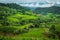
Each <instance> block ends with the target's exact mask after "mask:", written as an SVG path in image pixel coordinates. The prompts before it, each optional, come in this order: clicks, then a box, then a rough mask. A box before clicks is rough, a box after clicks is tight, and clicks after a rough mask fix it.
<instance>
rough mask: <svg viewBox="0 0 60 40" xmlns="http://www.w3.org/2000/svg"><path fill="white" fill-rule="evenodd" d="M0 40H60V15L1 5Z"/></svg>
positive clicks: (12, 5)
mask: <svg viewBox="0 0 60 40" xmlns="http://www.w3.org/2000/svg"><path fill="white" fill-rule="evenodd" d="M16 6H17V7H16ZM58 11H59V10H58ZM0 40H60V14H58V13H55V14H54V13H50V12H48V13H47V14H45V15H43V14H35V13H34V12H33V11H31V10H30V9H28V8H25V7H21V6H20V5H17V4H15V3H11V4H3V3H0Z"/></svg>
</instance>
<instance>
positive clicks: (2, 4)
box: [0, 3, 30, 12]
mask: <svg viewBox="0 0 60 40" xmlns="http://www.w3.org/2000/svg"><path fill="white" fill-rule="evenodd" d="M0 6H6V7H9V8H13V9H16V10H20V11H23V12H25V11H30V9H29V8H27V7H22V6H20V5H18V4H16V3H7V4H5V3H0Z"/></svg>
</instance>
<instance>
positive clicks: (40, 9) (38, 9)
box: [34, 6, 60, 14]
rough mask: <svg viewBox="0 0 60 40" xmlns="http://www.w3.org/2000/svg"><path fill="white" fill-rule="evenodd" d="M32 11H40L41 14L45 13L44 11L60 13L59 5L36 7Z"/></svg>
mask: <svg viewBox="0 0 60 40" xmlns="http://www.w3.org/2000/svg"><path fill="white" fill-rule="evenodd" d="M34 12H35V13H41V14H46V13H54V14H60V7H57V6H52V7H47V8H36V9H35V10H34Z"/></svg>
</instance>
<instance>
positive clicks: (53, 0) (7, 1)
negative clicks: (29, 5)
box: [0, 0, 60, 3]
mask: <svg viewBox="0 0 60 40" xmlns="http://www.w3.org/2000/svg"><path fill="white" fill-rule="evenodd" d="M46 1H48V2H56V1H58V2H60V0H0V3H1V2H2V3H20V2H46Z"/></svg>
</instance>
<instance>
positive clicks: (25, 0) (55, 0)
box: [0, 0, 60, 7]
mask: <svg viewBox="0 0 60 40" xmlns="http://www.w3.org/2000/svg"><path fill="white" fill-rule="evenodd" d="M29 2H37V3H38V2H39V3H44V2H48V3H52V4H46V5H24V6H27V7H51V6H54V5H55V4H57V5H56V6H59V7H60V0H0V3H18V4H19V3H29ZM58 4H59V5H58Z"/></svg>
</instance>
